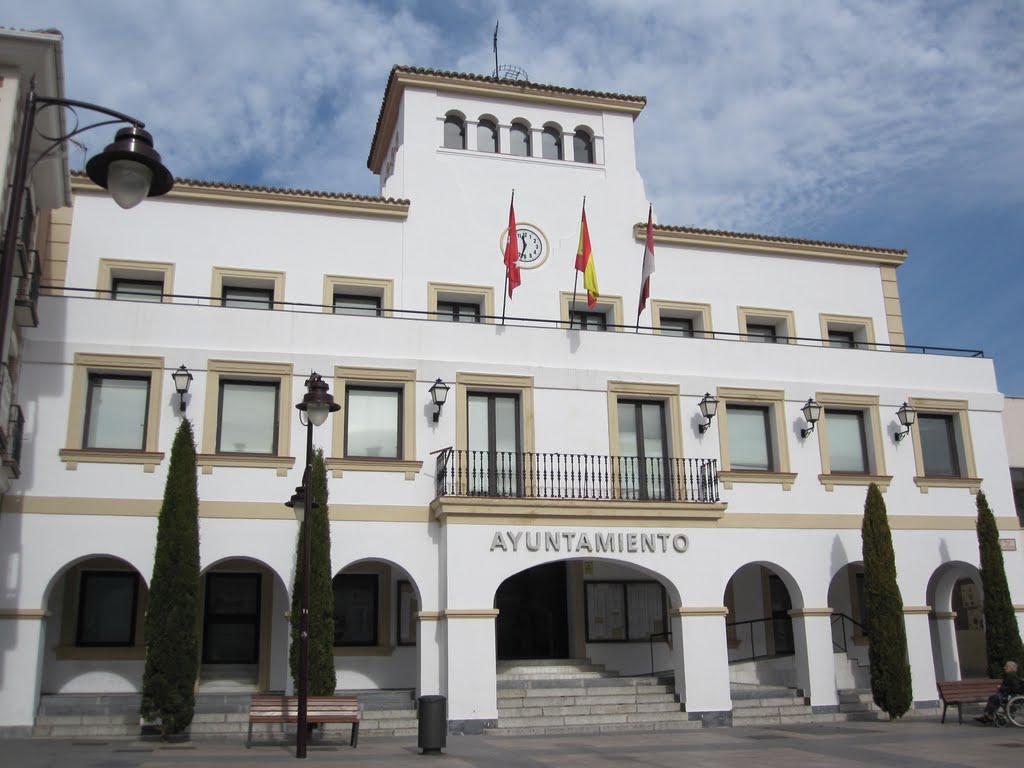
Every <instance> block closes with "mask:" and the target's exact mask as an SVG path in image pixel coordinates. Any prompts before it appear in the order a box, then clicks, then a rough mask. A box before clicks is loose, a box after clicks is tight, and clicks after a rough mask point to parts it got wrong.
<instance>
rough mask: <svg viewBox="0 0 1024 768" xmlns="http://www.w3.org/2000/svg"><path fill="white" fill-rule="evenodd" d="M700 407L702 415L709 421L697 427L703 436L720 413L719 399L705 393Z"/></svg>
mask: <svg viewBox="0 0 1024 768" xmlns="http://www.w3.org/2000/svg"><path fill="white" fill-rule="evenodd" d="M699 405H700V412H701V415H702V416H703V417H704V418H705V419H707V420H708V421H707V424H701V425H700V426H699V427H697V429H699V430H700V433H701V434H702V435H703V434H704V433H705V432H707V431H708V429H709V428H710V427H711V420H712V419H713V418H715V414H716V413H718V398H717V397H715V396H714V395H712V394H711V393H710V392H705V393H704V397H702V398H701V399H700V403H699Z"/></svg>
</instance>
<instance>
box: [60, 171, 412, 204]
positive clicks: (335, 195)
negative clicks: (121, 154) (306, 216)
mask: <svg viewBox="0 0 1024 768" xmlns="http://www.w3.org/2000/svg"><path fill="white" fill-rule="evenodd" d="M71 175H72V176H73V177H75V178H80V179H86V178H88V176H86V174H85V173H84V172H83V171H72V173H71ZM174 184H175V186H186V187H211V188H213V189H231V190H238V191H241V192H266V193H268V194H272V195H300V196H303V197H316V198H321V199H327V200H363V201H367V202H379V203H394V204H395V205H409V204H410V203H409V201H408V200H396V199H395V198H393V197H378V196H376V195H357V194H354V193H351V192H323V191H320V190H316V189H292V188H290V187H263V186H256V185H253V184H235V183H232V182H228V181H203V180H201V179H182V178H175V179H174Z"/></svg>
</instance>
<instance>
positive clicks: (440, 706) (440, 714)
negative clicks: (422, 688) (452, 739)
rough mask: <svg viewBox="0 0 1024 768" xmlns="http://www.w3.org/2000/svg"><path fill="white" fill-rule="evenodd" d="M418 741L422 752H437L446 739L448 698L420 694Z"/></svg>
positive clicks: (442, 746)
mask: <svg viewBox="0 0 1024 768" xmlns="http://www.w3.org/2000/svg"><path fill="white" fill-rule="evenodd" d="M417 706H418V711H419V743H418V746H419V748H420V749H422V750H423V754H424V755H427V754H439V753H440V752H441V750H442V749H443V748H444V747H445V746H446V744H447V739H448V699H446V698H445V697H444V696H436V695H435V696H420V697H419V699H417Z"/></svg>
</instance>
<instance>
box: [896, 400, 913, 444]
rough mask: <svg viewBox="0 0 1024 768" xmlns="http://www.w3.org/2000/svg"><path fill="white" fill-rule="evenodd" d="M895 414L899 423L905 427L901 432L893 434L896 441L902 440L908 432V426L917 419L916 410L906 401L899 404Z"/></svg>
mask: <svg viewBox="0 0 1024 768" xmlns="http://www.w3.org/2000/svg"><path fill="white" fill-rule="evenodd" d="M896 416H897V417H898V418H899V420H900V424H902V425H903V426H904V427H906V429H904V430H903V431H902V432H897V433H896V434H895V435H893V437H895V438H896V442H897V443H898V442H899V441H900V440H902V439H903V438H904V437H906V436H907V435H909V434H910V428H911V427H912V426H913V424H914V422H915V421H916V420H917V411H915V410H914V409H913V408H912V407H911V406H909V405H907V403H906V401H904V403H903V405H901V406H900V409H899V410H898V411H896Z"/></svg>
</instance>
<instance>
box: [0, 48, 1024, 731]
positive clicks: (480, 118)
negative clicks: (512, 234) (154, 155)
mask: <svg viewBox="0 0 1024 768" xmlns="http://www.w3.org/2000/svg"><path fill="white" fill-rule="evenodd" d="M4 63H5V64H10V65H11V66H12V67H13V66H15V65H16V64H17V62H4ZM15 74H16V73H12V74H11V75H10V76H8V77H7V78H6V83H7V86H8V87H10V88H14V89H17V88H18V83H19V82H21V83H22V84H23V83H24V75H23V76H22V78H21V79H20V80H19V78H18V77H16V76H15ZM21 87H23V85H22V86H21ZM0 93H2V92H0ZM3 97H4V99H3V100H4V101H7V95H6V94H3ZM645 103H646V100H645V99H644V98H642V97H635V96H625V95H619V94H610V93H599V92H593V91H583V90H577V89H572V88H563V87H557V86H549V85H538V84H535V83H531V82H525V81H504V80H496V79H495V78H492V77H484V76H477V75H466V74H456V73H450V72H438V71H432V70H423V69H416V68H411V67H395V68H394V69H393V70H392V71H391V73H390V77H389V79H388V81H387V87H386V90H385V92H384V96H383V102H382V105H381V110H380V116H379V119H378V122H377V127H376V132H375V134H374V137H373V143H372V145H371V147H370V150H369V158H368V164H369V167H370V169H371V170H372V171H373V172H374V173H375V174H377V175H379V177H380V197H364V196H360V195H350V194H343V193H342V194H338V193H325V192H306V191H296V190H282V189H264V188H254V187H248V186H241V185H235V184H230V183H219V182H205V181H191V180H178V182H177V183H176V186H175V188H174V190H173V191H172V192H171V193H170V194H168V195H166V196H165V197H161V198H157V199H153V200H149V201H147V202H146V203H144V204H143V205H140V206H139V207H138V208H136V209H133V210H132V211H129V212H125V211H122V210H120V209H119V208H118V207H117V206H116V205H115V204H114V203H113V202H112V201H111V200H110V199H109V198H108V197H107V196H106V195H105V194H103V193H102V190H100V189H98V188H97V187H95V186H93V185H92V183H91V182H89V181H88V180H87V179H86V178H85V177H84V176H81V175H73V176H72V177H71V178H70V180H69V181H65V182H64V183H69V184H70V190H71V194H70V197H71V198H73V206H72V207H71V208H66V207H62V208H61V207H58V208H57V209H56V210H53V211H48V210H40V211H38V213H39V215H38V216H37V217H36V219H37V222H38V224H37V225H36V229H35V231H34V232H33V233H32V234H31V237H32V238H34V240H35V241H36V242H35V243H34V245H33V247H34V251H35V252H38V253H39V259H38V264H37V265H36V269H37V272H38V274H39V280H40V283H41V288H40V289H39V291H38V296H33V297H31V299H32V302H33V303H32V304H31V306H30V309H31V311H30V312H28V311H26V312H22V313H21V314H19V315H18V316H17V317H16V318H15V322H14V327H13V328H12V329H11V333H12V335H13V336H14V337H16V338H17V340H18V347H17V350H16V359H14V358H13V357H12V359H11V360H9V361H4V362H5V363H9V364H10V365H13V366H15V367H14V368H13V369H12V374H11V376H10V377H9V378H8V379H7V380H6V381H7V382H12V379H13V380H15V381H16V395H15V397H14V402H16V403H18V404H19V406H18V407H19V409H20V413H22V414H23V417H24V439H23V444H22V445H21V446H20V455H19V456H18V461H17V462H16V466H13V467H12V465H11V463H10V462H7V466H8V473H9V474H10V477H9V479H8V480H7V483H8V485H9V487H8V488H7V490H6V493H5V494H4V497H3V506H2V513H0V563H2V566H3V567H2V571H0V573H2V580H0V686H2V688H0V727H3V728H5V729H8V730H11V731H12V732H17V731H19V729H21V730H24V729H27V728H30V727H31V726H33V725H34V724H36V719H37V712H38V711H39V707H40V703H41V702H42V701H45V699H46V697H48V696H58V695H68V694H102V695H119V694H133V693H137V692H138V691H139V689H140V684H141V677H142V669H143V659H144V643H145V638H144V637H143V636H142V616H143V615H144V612H145V610H146V596H147V583H148V580H149V579H150V575H151V572H152V567H153V554H154V543H155V534H156V523H157V517H156V516H157V512H158V510H159V507H160V500H161V497H162V493H163V488H164V480H165V477H166V472H167V465H168V458H169V451H170V444H171V441H172V438H173V436H174V433H175V430H176V428H177V426H178V423H179V420H180V419H181V418H183V417H187V418H189V419H191V420H192V421H193V423H194V427H195V431H196V435H197V442H198V446H197V449H198V453H199V458H198V462H199V468H200V474H199V497H200V518H201V520H200V523H201V525H200V538H201V561H202V568H203V594H204V602H203V607H202V616H201V621H202V624H203V626H202V633H201V635H202V638H203V640H202V648H201V649H200V651H201V653H202V659H203V664H202V672H201V675H200V679H199V681H198V684H197V685H198V692H199V693H200V694H203V693H204V692H214V691H235V692H241V693H246V692H256V691H281V690H287V689H289V688H290V685H291V683H290V677H289V674H288V647H287V646H288V621H287V619H286V614H287V612H288V610H289V604H290V598H289V595H290V590H291V584H292V581H293V569H294V556H295V541H296V534H297V525H296V523H295V519H294V517H293V515H292V512H291V510H289V509H288V508H286V507H285V506H284V502H285V501H286V500H287V499H288V498H289V496H290V495H291V493H292V491H293V490H294V488H295V486H296V485H297V484H298V483H299V480H300V477H301V473H302V468H303V462H304V456H303V445H304V435H305V428H304V427H303V426H302V425H300V423H299V420H298V418H297V415H298V414H297V411H296V410H295V408H294V404H295V403H297V402H298V401H299V400H301V397H302V394H303V391H304V389H303V382H304V381H305V380H306V379H307V378H308V376H309V374H310V372H311V371H317V372H319V373H320V374H321V375H322V376H323V377H324V378H325V380H326V381H327V383H328V384H329V385H330V391H331V393H332V394H333V395H334V397H335V398H336V400H337V402H338V403H339V404H340V405H341V406H342V408H341V411H339V412H338V413H336V414H334V415H333V416H332V417H331V418H330V420H329V421H328V422H327V424H326V425H324V426H322V427H319V428H317V429H316V430H315V431H314V441H315V443H316V444H317V445H319V446H322V447H323V448H324V452H325V455H326V457H327V466H328V471H329V478H330V480H329V482H330V520H331V542H332V544H331V561H332V568H333V571H334V574H335V579H334V588H335V603H336V607H335V622H336V632H335V634H336V647H335V659H336V667H337V674H338V687H339V689H340V690H346V691H349V690H356V691H367V690H394V689H398V690H406V691H411V692H413V693H412V694H410V695H419V694H443V695H445V696H446V697H447V702H448V717H449V720H450V728H451V730H452V731H453V732H460V731H461V732H470V733H472V732H480V731H482V730H485V729H488V728H493V727H502V726H505V725H508V724H509V723H511V722H512V721H513V719H514V718H513V715H514V713H513V712H512V708H514V707H517V706H518V707H524V708H528V707H529V703H528V702H527V703H523V701H524V700H523V699H521V700H520V701H519V702H518V703H502V702H503V701H507V700H506V699H503V698H502V691H504V690H506V689H508V688H509V687H510V686H509V685H508V684H505V683H504V681H505V680H506V678H508V679H515V678H514V675H512V674H511V673H509V670H511V669H520V668H521V667H515V666H514V665H513V664H512V662H522V661H523V660H531V661H537V660H541V661H544V660H546V661H547V663H549V664H553V663H554V660H568V659H572V660H575V662H574V663H576V664H577V665H578V666H579V668H580V669H587V670H603V673H604V674H605V675H618V676H623V677H624V678H630V679H632V678H636V677H638V676H643V675H647V676H651V675H652V673H653V677H654V678H655V679H657V680H659V681H661V682H662V683H663V684H664V685H667V686H669V688H668V692H669V693H671V694H674V701H675V706H674V710H675V711H674V713H672V716H671V718H670V717H668V716H667V715H666V716H665V717H661V716H660V715H659V713H658V712H645V711H644V709H643V708H642V707H640V708H637V707H633V708H632V709H630V708H629V707H628V706H626V705H625V704H622V705H621V706H618V708H617V709H616V706H613V705H609V708H608V709H607V711H601V710H596V709H594V710H593V711H590V712H588V713H587V715H586V716H585V717H586V718H589V719H583V720H580V721H579V722H580V724H581V725H583V724H586V725H592V726H597V727H606V728H609V729H613V728H630V727H636V728H644V727H667V726H665V722H666V720H670V721H676V722H679V723H690V724H696V723H700V724H704V725H719V724H725V725H727V724H730V723H732V722H734V713H735V712H736V708H737V701H738V697H737V691H740V690H742V689H743V687H744V686H748V687H755V686H757V685H772V686H779V687H787V688H791V689H799V691H800V693H799V695H800V696H802V697H803V700H804V701H805V703H806V704H807V705H809V706H808V712H810V713H812V714H814V715H818V716H827V715H837V716H838V715H839V714H841V702H840V695H839V692H840V691H841V690H844V689H847V688H854V689H855V688H863V687H864V685H865V681H866V680H867V677H866V668H865V664H866V648H867V646H866V643H867V637H866V635H865V631H864V624H865V622H866V621H867V618H866V617H865V616H864V613H863V606H862V604H861V595H860V587H861V579H862V574H863V569H862V566H861V533H860V526H861V520H862V516H863V507H864V499H865V494H866V491H867V487H868V485H869V483H876V484H877V485H878V486H879V487H880V488H881V489H882V491H883V493H884V498H885V501H886V504H887V507H888V513H889V521H890V525H891V527H892V529H893V540H894V545H895V551H896V562H897V568H898V579H899V586H900V589H901V592H902V597H903V602H904V604H905V608H904V612H905V622H906V630H907V638H908V644H909V650H910V661H911V666H912V675H913V698H914V701H915V706H916V707H918V708H919V709H930V708H934V706H935V702H936V700H937V698H938V696H937V693H936V682H937V681H939V680H946V679H957V678H959V677H960V676H961V675H964V676H970V675H977V674H979V673H981V670H982V667H983V666H984V640H983V630H982V629H981V628H980V627H981V625H980V624H979V623H978V622H979V616H980V584H981V582H980V576H979V571H978V545H977V538H976V534H975V528H974V520H975V514H976V513H975V494H976V493H977V492H978V491H979V489H982V490H984V491H985V493H986V495H987V496H988V499H989V501H990V503H991V505H992V507H993V509H994V510H995V513H996V515H997V521H998V523H999V526H1000V529H1001V536H1003V537H1005V538H1004V541H1005V542H1006V544H1007V546H1008V547H1009V548H1011V549H1013V548H1015V550H1016V551H1009V552H1007V553H1006V568H1007V574H1008V578H1009V583H1010V587H1011V591H1012V592H1013V598H1014V600H1015V602H1016V603H1017V604H1018V605H1017V611H1018V620H1020V619H1021V617H1022V615H1024V606H1022V605H1020V604H1021V603H1024V592H1022V591H1021V584H1024V562H1022V560H1021V557H1020V554H1019V552H1020V550H1021V549H1024V541H1022V538H1024V537H1022V535H1021V530H1020V525H1019V523H1018V520H1017V518H1016V517H1015V516H1014V503H1013V498H1012V494H1011V484H1010V477H1009V471H1008V461H1007V454H1006V448H1005V442H1004V437H1003V425H1002V408H1003V396H1002V395H1001V394H1000V393H999V391H998V390H997V388H996V382H995V374H994V370H993V364H992V361H991V360H989V359H985V358H984V357H981V356H970V355H958V354H942V353H939V354H919V353H917V352H918V349H908V348H906V347H904V343H905V340H904V335H903V330H902V316H901V307H900V299H899V292H898V289H897V273H898V270H899V267H900V265H901V264H902V263H903V262H904V260H905V259H906V258H907V253H906V252H904V251H900V250H894V249H888V248H878V247H870V246H859V245H844V244H838V243H825V242H810V241H805V240H799V239H792V238H787V237H778V236H766V235H757V234H744V233H735V232H722V231H707V230H701V229H694V228H691V227H687V226H674V225H671V224H666V223H658V224H656V225H655V226H654V227H653V242H654V248H655V259H656V271H655V273H654V275H653V278H652V281H651V295H650V301H649V302H648V304H647V307H646V309H645V311H644V313H643V315H642V316H641V317H640V320H639V327H637V316H636V310H637V298H638V294H639V290H640V271H641V263H642V257H643V252H644V246H645V241H646V235H647V215H648V207H649V199H648V197H647V195H646V193H645V189H644V180H643V179H642V178H641V176H640V174H639V173H638V171H637V163H636V156H637V153H638V152H643V147H637V146H636V144H635V134H634V122H635V121H636V120H638V119H640V118H641V116H642V110H643V108H644V105H645ZM0 114H2V115H3V116H4V119H5V120H6V121H8V122H7V123H5V124H4V125H3V126H2V129H3V130H4V131H8V130H12V126H13V122H12V121H14V120H15V118H14V117H13V116H12V114H10V113H9V112H2V113H0ZM5 135H6V134H5ZM318 146H319V147H320V149H321V150H322V151H325V152H329V151H331V147H330V138H329V137H326V138H323V139H322V140H321V142H320V143H319V144H318ZM37 183H38V182H37ZM513 189H514V190H515V215H516V220H517V235H518V236H517V239H518V240H520V241H521V251H522V255H521V258H520V268H521V275H522V284H521V285H520V286H519V287H518V288H517V289H516V291H515V293H514V294H513V297H512V299H511V300H507V299H506V296H505V292H504V290H505V286H504V278H505V268H504V265H503V262H502V253H503V248H504V242H505V237H506V228H507V226H508V214H509V202H510V197H511V194H512V190H513ZM584 197H585V198H586V215H587V221H588V225H589V235H590V240H591V243H592V245H593V259H594V263H595V265H596V269H597V275H598V279H599V284H600V295H599V296H598V297H597V300H596V303H595V304H594V305H593V306H588V303H587V300H586V299H587V297H586V292H585V291H584V290H583V284H582V279H581V280H580V283H579V289H578V290H579V292H578V293H577V294H576V296H575V302H574V281H575V279H576V276H577V273H576V271H575V269H574V264H575V258H576V252H577V246H578V242H579V231H580V218H581V215H580V214H581V209H582V204H583V199H584ZM57 205H58V206H59V203H58V204H57ZM19 306H20V305H19ZM503 315H504V319H503ZM181 365H184V366H185V367H187V369H188V370H189V371H190V372H191V374H192V375H193V377H194V380H193V382H192V385H191V388H190V389H189V391H188V394H187V395H185V397H184V402H185V405H186V408H185V412H184V414H183V413H182V412H181V408H180V398H179V395H178V394H177V393H176V392H175V388H174V385H173V383H172V379H171V374H172V373H173V372H174V371H175V370H176V369H178V368H179V366H181ZM438 379H440V380H441V381H442V382H443V383H445V384H446V385H447V386H448V387H450V391H449V394H448V397H447V402H446V403H445V404H444V405H443V407H442V408H440V412H439V413H438V414H437V417H436V418H435V414H436V412H437V411H438V409H437V407H435V405H434V404H433V403H432V398H431V394H430V391H429V390H430V387H431V385H433V384H434V383H435V382H436V381H437V380H438ZM9 386H10V387H12V388H13V387H14V386H15V384H14V383H10V384H9ZM705 394H708V395H710V396H712V397H713V398H714V399H715V400H717V403H718V405H717V412H716V413H715V415H714V416H713V418H711V419H710V420H709V419H707V418H705V417H704V415H703V414H702V412H701V409H700V403H701V401H702V399H703V398H704V397H705ZM8 397H9V396H8ZM808 400H813V401H814V402H815V403H817V404H818V405H820V406H821V410H820V415H819V417H818V418H817V421H816V423H815V424H813V425H810V424H809V423H808V421H807V420H806V418H805V415H804V413H803V411H802V408H803V407H804V405H805V404H806V403H807V401H808ZM6 402H8V401H5V403H6ZM706 402H710V398H709V399H708V401H706ZM904 403H906V404H907V405H908V406H910V407H911V408H913V409H914V412H915V413H916V421H915V422H914V423H913V424H912V425H911V427H910V429H909V434H907V436H906V439H900V440H897V439H896V438H897V436H898V434H899V433H901V432H904V431H905V428H904V427H903V426H902V425H901V423H900V420H899V419H898V418H897V411H898V409H900V408H901V406H902V405H903V404H904ZM810 426H813V430H810V431H808V428H809V427H810ZM600 679H602V680H605V681H607V680H612V679H615V678H611V677H604V678H600ZM523 685H525V683H524V684H523ZM511 687H515V686H511ZM526 687H527V688H528V687H529V686H526ZM551 696H555V694H554V693H552V694H551ZM669 698H670V699H672V697H671V696H670V697H669ZM526 699H529V696H528V695H527V697H526ZM548 700H549V701H550V700H551V699H550V697H549V699H548ZM655 709H657V708H655ZM661 709H662V710H664V707H662V708H661ZM669 709H671V707H669ZM543 710H544V706H543V705H541V706H539V707H537V708H536V712H535V713H534V716H535V717H536V718H537V719H536V720H534V721H531V722H533V724H534V725H536V726H538V727H540V726H542V725H543V723H544V722H549V721H545V720H544V718H545V717H547V716H548V715H551V714H552V713H547V714H545V712H544V711H543ZM562 717H563V719H562V720H561V721H559V723H560V724H561V725H564V726H569V725H572V724H573V722H575V721H572V720H571V719H566V718H571V715H569V714H566V713H564V712H563V714H562ZM581 717H582V716H581ZM659 718H660V719H659ZM673 719H674V720H673ZM550 722H553V721H550ZM659 723H660V725H659Z"/></svg>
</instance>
